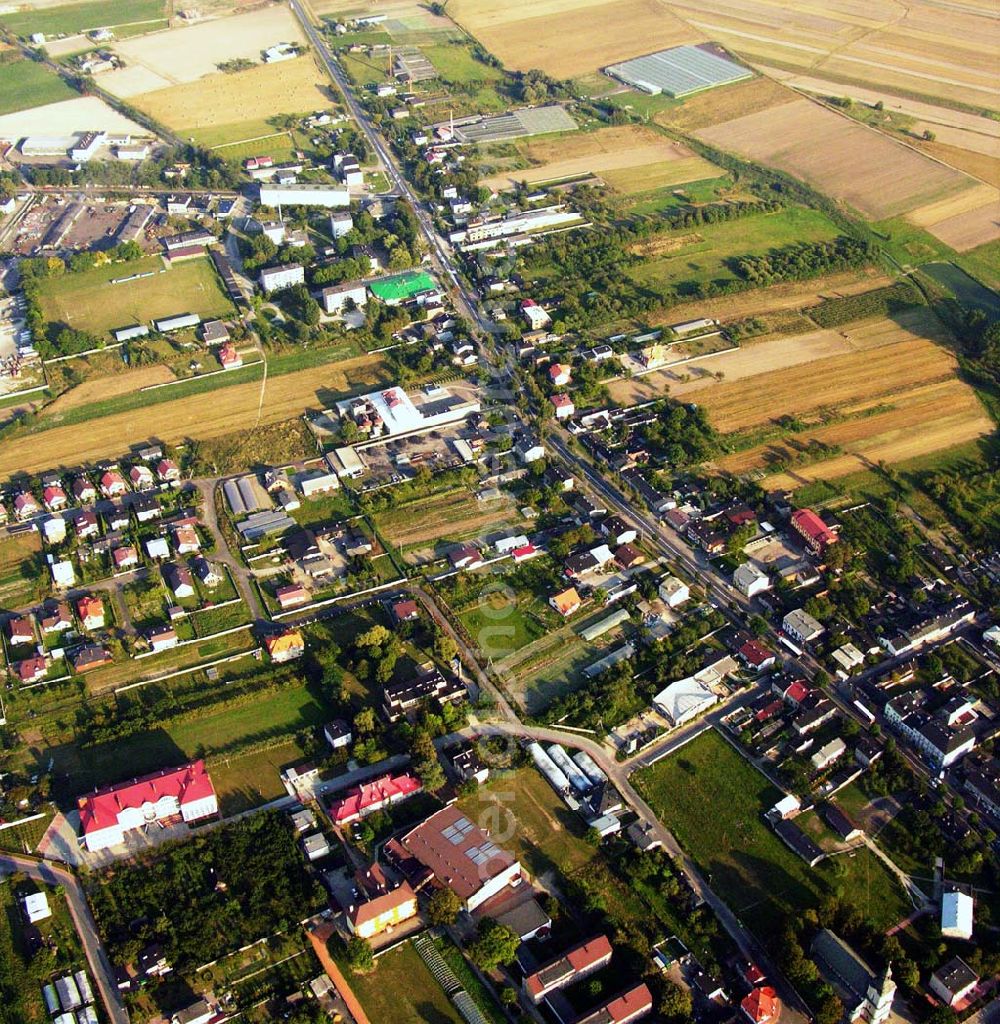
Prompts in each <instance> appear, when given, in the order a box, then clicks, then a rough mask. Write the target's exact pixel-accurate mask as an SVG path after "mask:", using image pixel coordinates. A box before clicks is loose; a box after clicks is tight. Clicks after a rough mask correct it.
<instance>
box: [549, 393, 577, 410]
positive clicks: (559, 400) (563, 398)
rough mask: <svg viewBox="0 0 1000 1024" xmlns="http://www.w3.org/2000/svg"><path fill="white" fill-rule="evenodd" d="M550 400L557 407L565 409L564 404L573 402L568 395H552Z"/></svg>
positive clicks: (567, 404)
mask: <svg viewBox="0 0 1000 1024" xmlns="http://www.w3.org/2000/svg"><path fill="white" fill-rule="evenodd" d="M550 401H551V402H552V404H553V405H554V406H555V407H556V408H557V409H565V408H566V406H569V405H572V404H573V399H572V398H570V397H569V395H553V396H552V398H551V399H550Z"/></svg>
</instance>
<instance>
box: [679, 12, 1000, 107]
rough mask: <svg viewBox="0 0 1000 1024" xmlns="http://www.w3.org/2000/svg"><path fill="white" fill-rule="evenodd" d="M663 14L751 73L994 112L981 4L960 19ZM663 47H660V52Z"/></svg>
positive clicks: (990, 41)
mask: <svg viewBox="0 0 1000 1024" xmlns="http://www.w3.org/2000/svg"><path fill="white" fill-rule="evenodd" d="M666 6H667V7H668V8H669V9H670V10H671V11H672V12H674V14H675V15H677V17H678V18H683V19H685V20H686V21H687V23H688V24H689V25H691V26H692V27H693V28H695V29H697V30H699V31H700V32H702V33H704V35H705V36H707V37H708V38H710V39H713V40H718V41H719V42H721V43H722V44H723V45H725V46H727V47H729V48H730V49H732V50H733V51H734V52H735V53H738V54H741V55H742V56H744V57H745V58H747V59H749V60H751V61H752V62H753V63H755V64H765V65H771V66H774V67H779V68H786V69H789V70H792V71H796V72H805V73H807V74H809V75H811V76H813V77H815V78H822V79H824V80H828V81H829V82H830V83H831V84H830V85H829V87H828V89H829V91H830V92H831V93H833V94H834V95H836V94H837V84H838V83H840V82H845V81H846V82H848V83H854V82H860V83H862V84H863V85H866V86H869V87H874V88H879V89H884V90H886V91H887V92H892V93H898V94H900V95H903V96H915V97H917V98H928V97H929V98H932V99H939V100H943V101H945V102H947V103H951V104H952V105H956V106H959V105H960V106H964V107H968V108H973V109H984V108H985V109H993V110H995V109H997V107H998V102H1000V89H998V88H997V81H996V66H995V61H994V55H995V54H996V50H997V47H998V45H1000V31H998V26H997V23H996V20H995V19H994V18H993V17H992V14H993V12H992V10H991V9H990V8H989V7H988V5H986V4H981V5H970V4H967V5H965V6H963V7H962V8H961V9H951V8H948V9H945V8H943V7H939V6H938V5H937V4H936V3H934V0H916V2H914V3H911V4H908V5H907V7H906V10H905V12H903V13H902V14H900V12H899V10H898V9H896V8H894V7H893V6H892V5H890V4H888V3H885V2H881V3H876V4H874V5H871V6H867V7H864V8H860V7H858V6H857V5H856V4H853V3H850V2H849V0H836V2H834V3H829V4H824V5H823V6H822V7H820V8H813V7H809V6H803V5H802V4H801V3H796V2H795V0H779V2H777V3H773V2H769V0H736V2H732V0H669V2H668V3H667V4H666ZM664 45H666V44H664Z"/></svg>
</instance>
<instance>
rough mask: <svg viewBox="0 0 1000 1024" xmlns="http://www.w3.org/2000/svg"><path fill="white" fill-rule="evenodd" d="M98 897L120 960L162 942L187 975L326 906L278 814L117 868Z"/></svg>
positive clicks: (98, 880) (101, 919)
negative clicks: (197, 967) (152, 943)
mask: <svg viewBox="0 0 1000 1024" xmlns="http://www.w3.org/2000/svg"><path fill="white" fill-rule="evenodd" d="M88 895H89V897H90V901H91V907H92V908H93V911H94V917H95V918H96V919H97V922H98V926H99V927H100V930H101V934H102V935H103V936H104V937H105V939H106V941H107V944H108V947H109V950H110V952H111V956H112V959H113V960H115V961H116V962H131V961H132V960H134V958H135V956H136V955H137V953H138V952H139V950H140V949H142V948H143V947H144V946H145V945H147V944H149V943H151V942H157V941H158V942H162V943H163V945H164V949H165V951H166V954H167V958H168V959H169V960H170V961H171V962H172V963H173V964H174V965H175V966H177V967H179V968H181V969H182V970H183V969H190V968H191V967H194V966H197V965H199V964H202V963H205V962H206V961H210V960H214V959H216V958H217V957H219V956H222V955H223V954H225V953H228V952H231V951H232V950H234V949H237V948H239V947H240V946H243V945H246V944H247V943H250V942H253V941H255V940H256V939H259V938H262V937H263V936H265V935H271V934H273V933H274V932H276V931H282V930H284V929H286V928H290V927H293V926H294V925H295V922H296V921H299V920H301V919H302V918H303V917H306V916H308V915H309V914H310V913H313V912H314V911H315V910H316V909H317V908H318V907H319V906H320V905H321V904H322V902H323V900H322V892H321V890H320V889H319V887H318V883H316V882H315V881H314V880H313V879H312V878H311V877H310V876H309V874H308V873H307V871H306V868H305V862H304V860H303V858H302V852H301V851H300V850H299V847H298V844H297V843H296V840H295V834H294V830H293V828H292V825H291V821H290V820H289V818H288V816H287V815H285V814H282V813H280V812H278V811H269V812H264V813H262V814H255V815H253V816H251V817H249V818H244V819H242V820H241V821H238V822H236V823H235V824H232V825H226V826H225V827H223V828H219V829H216V830H214V831H211V832H208V833H206V834H204V835H201V836H198V837H196V838H195V839H192V840H190V841H188V842H185V843H179V844H177V845H176V846H171V847H169V848H166V849H164V850H163V851H161V852H157V853H155V854H153V855H152V856H148V857H143V858H141V859H139V860H136V861H133V862H129V863H121V864H117V865H115V867H114V868H110V869H108V870H107V871H104V872H101V873H99V874H96V875H94V876H93V878H92V879H91V880H90V883H89V886H88Z"/></svg>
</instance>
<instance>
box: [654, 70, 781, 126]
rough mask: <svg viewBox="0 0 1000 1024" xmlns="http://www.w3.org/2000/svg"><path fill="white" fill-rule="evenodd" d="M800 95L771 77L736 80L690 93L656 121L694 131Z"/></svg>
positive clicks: (776, 104)
mask: <svg viewBox="0 0 1000 1024" xmlns="http://www.w3.org/2000/svg"><path fill="white" fill-rule="evenodd" d="M797 98H798V96H797V95H796V93H795V92H793V91H792V90H791V89H786V88H785V87H784V86H783V85H779V84H778V83H777V82H772V81H771V79H769V78H749V79H747V80H746V81H743V82H734V83H733V84H732V85H727V86H726V87H725V88H724V89H709V90H708V91H707V92H701V93H695V95H694V96H689V97H687V99H685V100H684V102H683V103H681V104H680V105H679V106H676V107H670V108H668V109H667V110H661V111H659V112H658V113H657V114H655V115H654V117H653V120H654V121H656V123H657V124H663V125H669V126H670V127H671V128H677V129H679V130H680V131H684V132H692V131H695V130H697V129H698V128H711V127H712V125H715V124H722V123H723V122H725V121H732V120H735V119H736V118H737V117H745V116H746V115H747V114H757V113H759V112H760V111H762V110H770V109H771V108H772V107H780V106H781V105H782V104H784V103H793V102H794V101H795V100H796V99H797Z"/></svg>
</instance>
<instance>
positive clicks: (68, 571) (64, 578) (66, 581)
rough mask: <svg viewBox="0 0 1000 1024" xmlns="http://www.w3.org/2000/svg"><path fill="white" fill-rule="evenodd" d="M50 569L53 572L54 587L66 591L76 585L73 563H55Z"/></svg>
mask: <svg viewBox="0 0 1000 1024" xmlns="http://www.w3.org/2000/svg"><path fill="white" fill-rule="evenodd" d="M49 568H50V570H51V572H52V583H53V585H54V586H56V587H61V588H63V589H65V588H66V587H71V586H73V584H74V583H76V574H75V573H74V572H73V563H72V562H53V563H52V565H51V566H50V567H49Z"/></svg>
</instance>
